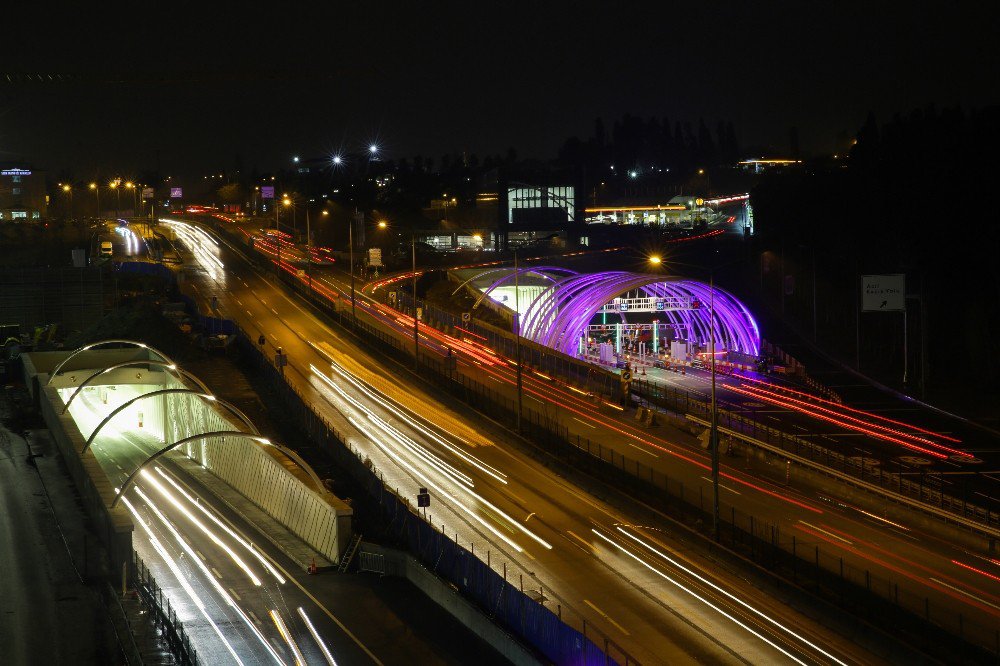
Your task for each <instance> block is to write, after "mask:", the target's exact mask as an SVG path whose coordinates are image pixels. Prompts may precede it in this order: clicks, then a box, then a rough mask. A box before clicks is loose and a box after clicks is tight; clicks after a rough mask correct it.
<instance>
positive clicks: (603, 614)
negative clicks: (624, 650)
mask: <svg viewBox="0 0 1000 666" xmlns="http://www.w3.org/2000/svg"><path fill="white" fill-rule="evenodd" d="M583 603H585V604H587V605H588V606H590V607H591V608H593V609H594V610H595V611H597V614H598V615H600V616H601V617H603V618H604V619H605V620H607V621H608V622H610V623H611V624H613V625H615V627H616V628H617V629H618V631H620V632H622V633H623V634H625V635H626V636H631V635H632V634H630V633H629V631H628V629H626V628H625V627H623V626H622V625H620V624H618V623H617V622H615V621H614V620H612V619H611V616H610V615H608V614H607V613H605V612H604V611H602V610H601V609H600V608H598V607H597V606H595V605H594V604H593V603H591V602H590V600H589V599H584V600H583Z"/></svg>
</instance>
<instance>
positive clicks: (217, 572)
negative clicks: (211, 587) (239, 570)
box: [209, 567, 222, 580]
mask: <svg viewBox="0 0 1000 666" xmlns="http://www.w3.org/2000/svg"><path fill="white" fill-rule="evenodd" d="M209 569H211V570H212V573H214V574H215V577H216V578H218V579H219V580H222V574H220V573H219V570H218V569H216V568H215V567H209Z"/></svg>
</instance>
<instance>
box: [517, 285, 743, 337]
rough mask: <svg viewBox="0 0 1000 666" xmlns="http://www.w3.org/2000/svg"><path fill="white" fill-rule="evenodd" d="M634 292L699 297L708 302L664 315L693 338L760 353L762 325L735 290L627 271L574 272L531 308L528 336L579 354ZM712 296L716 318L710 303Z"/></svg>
mask: <svg viewBox="0 0 1000 666" xmlns="http://www.w3.org/2000/svg"><path fill="white" fill-rule="evenodd" d="M633 290H634V291H638V292H642V293H644V294H646V295H647V296H652V297H674V298H680V299H692V300H697V301H699V302H700V303H702V306H701V307H699V308H694V309H690V310H673V311H664V315H665V316H666V317H667V318H668V319H669V320H670V322H671V323H672V324H675V325H679V326H683V327H685V328H686V329H687V331H688V335H689V337H693V338H694V339H695V340H696V341H698V342H699V343H704V342H706V341H708V340H709V339H710V338H711V337H713V336H714V337H715V340H716V341H717V342H718V343H719V344H721V345H723V346H724V347H725V348H726V349H730V350H734V351H739V352H743V353H746V354H750V355H754V356H756V355H757V354H759V353H760V331H759V329H758V327H757V323H756V322H755V321H754V319H753V316H752V315H751V314H750V311H749V310H748V309H747V308H746V306H744V305H743V303H741V302H740V301H739V300H738V299H736V297H734V296H733V295H732V294H730V293H729V292H727V291H725V290H723V289H720V288H718V287H710V286H709V285H707V284H705V283H702V282H698V281H695V280H688V279H684V278H664V277H663V276H661V275H644V274H639V273H628V272H624V271H608V272H604V273H592V274H582V275H574V276H570V277H567V278H563V279H562V280H559V281H558V282H556V283H555V284H553V285H552V286H551V287H549V288H548V289H546V290H545V291H543V292H542V293H541V294H540V295H539V296H538V297H537V298H535V299H534V300H533V301H532V302H531V304H530V305H529V306H528V309H527V310H526V311H525V316H524V320H525V323H524V336H525V337H526V338H528V339H530V340H533V341H535V342H538V343H540V344H544V345H546V346H549V347H553V348H555V349H558V350H560V351H562V352H564V353H566V354H570V355H573V354H574V353H575V349H576V345H577V343H578V340H579V336H580V334H581V332H582V331H583V330H584V329H585V328H586V326H587V325H588V324H589V323H590V322H591V321H592V320H593V318H594V316H595V315H596V314H597V313H598V311H600V309H601V308H602V307H603V306H604V305H605V304H607V303H608V302H610V301H611V300H613V299H614V298H617V297H619V296H621V295H622V294H624V293H627V292H629V291H633ZM713 297H714V298H713ZM712 300H714V305H715V307H714V316H713V312H712V310H711V309H709V308H708V307H706V306H707V304H708V303H709V302H710V301H712ZM623 319H624V317H623Z"/></svg>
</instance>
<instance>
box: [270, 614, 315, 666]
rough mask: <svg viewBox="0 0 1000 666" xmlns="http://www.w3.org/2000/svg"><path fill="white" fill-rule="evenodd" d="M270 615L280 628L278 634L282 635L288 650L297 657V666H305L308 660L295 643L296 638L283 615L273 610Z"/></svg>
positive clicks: (275, 624)
mask: <svg viewBox="0 0 1000 666" xmlns="http://www.w3.org/2000/svg"><path fill="white" fill-rule="evenodd" d="M270 615H271V621H272V622H274V626H276V627H277V628H278V633H279V634H281V637H282V638H283V639H284V640H285V643H286V644H287V645H288V649H289V650H291V651H292V655H294V656H295V666H305V664H306V658H305V657H304V656H303V655H302V651H301V650H299V645H298V643H296V642H295V637H294V636H292V634H291V632H289V631H288V627H286V626H285V621H284V620H283V619H282V618H281V613H279V612H278V611H276V610H273V609H272V610H271V611H270Z"/></svg>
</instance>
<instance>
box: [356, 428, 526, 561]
mask: <svg viewBox="0 0 1000 666" xmlns="http://www.w3.org/2000/svg"><path fill="white" fill-rule="evenodd" d="M348 420H349V421H350V422H351V423H352V424H353V425H354V427H355V428H357V429H358V430H359V431H360V432H361V434H363V435H364V436H365V437H367V438H368V439H369V440H370V441H371V442H372V443H373V444H374V445H375V446H377V447H378V448H379V449H380V450H381V451H382V452H383V453H384V454H385V455H387V456H389V457H390V458H392V459H393V460H395V461H396V462H397V463H398V464H399V465H400V466H402V467H403V468H404V469H406V470H408V471H409V472H410V473H411V474H413V475H414V476H416V477H417V478H418V479H420V480H421V482H422V483H425V484H427V486H428V487H429V488H432V489H433V490H434V491H435V492H436V493H438V495H439V497H440V498H441V499H442V500H444V499H446V498H450V497H451V495H449V494H448V492H447V491H446V490H445V489H444V488H442V487H441V486H439V485H437V484H436V483H434V482H433V481H431V480H430V479H429V478H428V477H427V475H426V474H421V473H420V471H418V470H417V469H416V468H414V467H413V466H412V465H410V464H409V463H408V462H406V461H405V460H403V458H402V457H401V456H399V455H397V454H396V453H395V452H394V451H391V450H389V448H388V447H387V446H385V445H384V444H383V443H381V442H380V441H379V440H378V439H377V438H376V437H375V435H373V434H372V433H370V432H368V430H366V429H365V428H364V427H363V426H362V425H361V424H360V423H358V421H357V420H356V419H355V418H354V417H353V416H351V417H348ZM451 503H452V504H453V505H454V506H457V507H458V508H459V509H461V510H462V511H464V512H465V513H467V514H468V515H470V516H472V518H473V520H475V521H476V522H478V523H479V524H480V525H482V526H483V527H485V528H486V529H488V530H489V531H490V532H492V533H493V535H494V536H496V537H497V538H498V539H500V540H501V541H503V542H504V543H506V544H507V545H508V546H510V547H511V548H513V549H514V550H516V551H517V552H518V553H523V552H524V549H523V548H521V546H519V545H517V543H515V542H514V541H512V540H511V539H509V538H508V537H507V536H506V535H505V534H503V533H501V532H500V531H499V530H497V529H496V528H495V527H493V526H492V525H490V524H489V523H487V522H486V521H485V520H484V519H483V518H481V517H480V516H479V514H477V513H476V512H475V511H473V510H472V509H470V508H469V507H467V506H465V505H464V504H462V503H461V502H459V501H457V500H455V499H453V498H452V502H451Z"/></svg>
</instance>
